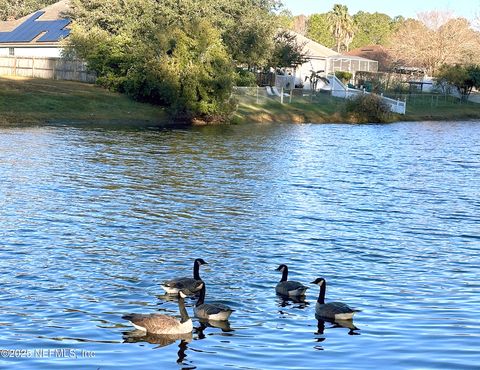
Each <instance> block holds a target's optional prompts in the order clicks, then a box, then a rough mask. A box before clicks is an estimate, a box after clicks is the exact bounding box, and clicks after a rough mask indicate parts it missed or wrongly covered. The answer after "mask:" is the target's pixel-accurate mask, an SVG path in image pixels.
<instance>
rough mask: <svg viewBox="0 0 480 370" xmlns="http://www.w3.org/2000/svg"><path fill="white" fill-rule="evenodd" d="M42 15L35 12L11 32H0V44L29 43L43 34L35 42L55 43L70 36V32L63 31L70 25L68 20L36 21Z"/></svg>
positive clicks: (67, 30)
mask: <svg viewBox="0 0 480 370" xmlns="http://www.w3.org/2000/svg"><path fill="white" fill-rule="evenodd" d="M44 13H45V12H43V11H39V12H36V13H35V14H33V15H32V16H31V17H30V18H28V19H27V20H26V21H25V22H23V23H22V24H20V25H19V26H18V27H17V28H15V29H14V30H13V31H10V32H0V43H15V42H31V41H33V40H34V39H35V38H36V37H38V35H40V34H41V33H44V32H45V34H44V35H43V36H42V37H40V38H39V39H38V40H37V42H56V41H60V40H61V39H62V38H65V37H67V36H68V35H69V34H70V30H69V29H65V27H66V26H67V25H69V24H70V22H71V21H70V19H68V18H65V19H57V20H52V21H39V20H37V19H38V18H40V17H41V16H42V15H43V14H44Z"/></svg>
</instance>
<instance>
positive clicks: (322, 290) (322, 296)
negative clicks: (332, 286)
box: [317, 282, 327, 304]
mask: <svg viewBox="0 0 480 370" xmlns="http://www.w3.org/2000/svg"><path fill="white" fill-rule="evenodd" d="M326 289H327V283H326V282H323V284H322V285H321V286H320V293H319V294H318V299H317V302H318V303H320V304H325V290H326Z"/></svg>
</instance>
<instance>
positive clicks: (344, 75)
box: [335, 71, 353, 84]
mask: <svg viewBox="0 0 480 370" xmlns="http://www.w3.org/2000/svg"><path fill="white" fill-rule="evenodd" d="M335 76H337V78H338V79H339V80H340V81H342V82H343V83H345V84H346V83H347V82H348V81H350V80H351V79H352V77H353V74H351V73H350V72H344V71H336V72H335Z"/></svg>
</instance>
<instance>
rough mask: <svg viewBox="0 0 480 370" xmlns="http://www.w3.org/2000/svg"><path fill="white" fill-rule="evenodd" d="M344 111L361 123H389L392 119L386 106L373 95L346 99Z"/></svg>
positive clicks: (379, 98) (378, 97)
mask: <svg viewBox="0 0 480 370" xmlns="http://www.w3.org/2000/svg"><path fill="white" fill-rule="evenodd" d="M345 110H346V112H347V113H349V114H351V115H352V116H354V117H355V119H356V121H358V122H361V123H367V122H369V123H381V122H389V121H390V120H391V117H392V113H391V111H390V107H389V106H388V104H387V103H385V102H384V101H383V100H382V98H381V97H380V96H378V95H375V94H362V95H357V96H355V97H353V98H352V99H348V100H347V102H346V105H345Z"/></svg>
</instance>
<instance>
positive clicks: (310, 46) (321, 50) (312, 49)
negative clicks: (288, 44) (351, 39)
mask: <svg viewBox="0 0 480 370" xmlns="http://www.w3.org/2000/svg"><path fill="white" fill-rule="evenodd" d="M288 32H289V33H290V34H291V35H294V36H295V39H296V41H297V43H298V44H300V45H303V52H304V53H305V54H307V56H308V57H309V58H311V59H317V58H326V57H330V56H338V55H340V54H339V53H337V52H336V51H334V50H332V49H329V48H327V47H326V46H323V45H322V44H319V43H318V42H316V41H313V40H312V39H309V38H308V37H305V36H303V35H301V34H299V33H298V32H295V31H291V30H289V31H288Z"/></svg>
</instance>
